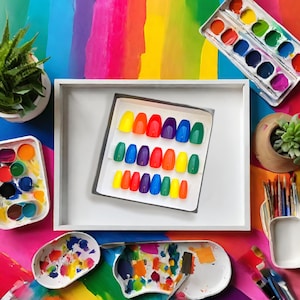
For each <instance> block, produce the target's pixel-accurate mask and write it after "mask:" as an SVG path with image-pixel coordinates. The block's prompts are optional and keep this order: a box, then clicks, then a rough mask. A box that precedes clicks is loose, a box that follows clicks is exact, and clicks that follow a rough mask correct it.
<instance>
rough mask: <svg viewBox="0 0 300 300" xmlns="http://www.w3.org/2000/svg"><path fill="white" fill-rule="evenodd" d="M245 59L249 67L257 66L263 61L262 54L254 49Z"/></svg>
mask: <svg viewBox="0 0 300 300" xmlns="http://www.w3.org/2000/svg"><path fill="white" fill-rule="evenodd" d="M245 61H246V64H247V65H248V66H249V67H253V68H256V67H257V65H258V64H259V63H260V62H261V54H260V53H259V52H258V51H257V50H252V51H250V52H249V53H248V54H247V55H246V57H245Z"/></svg>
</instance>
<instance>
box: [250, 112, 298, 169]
mask: <svg viewBox="0 0 300 300" xmlns="http://www.w3.org/2000/svg"><path fill="white" fill-rule="evenodd" d="M282 118H285V119H286V120H290V118H291V116H290V115H288V114H285V113H273V114H270V115H267V116H266V117H264V118H263V119H261V121H260V122H259V123H258V124H257V126H256V129H255V131H254V134H253V137H252V151H253V153H254V155H255V156H256V158H257V160H258V161H259V162H260V163H261V165H262V166H263V167H264V168H266V169H267V170H269V171H272V172H275V173H286V172H291V171H295V170H297V169H299V166H298V165H295V164H294V163H293V160H292V159H291V158H288V157H285V156H283V155H280V154H278V153H277V152H276V151H275V150H274V149H273V147H272V145H271V142H270V138H271V134H272V132H273V131H274V129H275V128H276V127H278V123H277V122H278V120H279V119H282Z"/></svg>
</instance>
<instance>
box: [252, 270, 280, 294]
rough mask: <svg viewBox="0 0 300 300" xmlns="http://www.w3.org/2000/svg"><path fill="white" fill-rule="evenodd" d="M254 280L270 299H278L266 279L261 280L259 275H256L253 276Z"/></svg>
mask: <svg viewBox="0 0 300 300" xmlns="http://www.w3.org/2000/svg"><path fill="white" fill-rule="evenodd" d="M252 279H253V281H254V282H255V284H256V285H257V286H258V287H259V288H260V289H261V291H262V292H263V293H264V294H265V296H266V297H267V298H268V299H272V300H276V299H277V297H276V295H275V294H274V292H273V289H272V288H271V287H270V285H269V283H268V282H267V281H266V280H265V279H263V278H261V277H260V276H259V275H258V274H254V275H253V276H252Z"/></svg>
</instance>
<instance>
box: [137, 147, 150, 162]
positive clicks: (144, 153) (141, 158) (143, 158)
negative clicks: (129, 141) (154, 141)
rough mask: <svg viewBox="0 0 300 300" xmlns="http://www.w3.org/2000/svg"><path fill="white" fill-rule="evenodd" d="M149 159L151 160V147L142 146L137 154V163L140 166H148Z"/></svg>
mask: <svg viewBox="0 0 300 300" xmlns="http://www.w3.org/2000/svg"><path fill="white" fill-rule="evenodd" d="M148 161H149V147H148V146H142V147H141V148H140V150H139V153H138V155H137V159H136V163H137V164H138V165H139V166H146V165H147V164H148Z"/></svg>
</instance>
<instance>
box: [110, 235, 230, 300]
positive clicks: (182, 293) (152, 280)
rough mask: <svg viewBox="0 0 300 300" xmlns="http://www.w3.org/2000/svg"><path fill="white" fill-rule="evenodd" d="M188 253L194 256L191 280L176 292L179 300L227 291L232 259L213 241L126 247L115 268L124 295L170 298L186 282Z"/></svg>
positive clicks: (114, 272)
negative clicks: (180, 284)
mask: <svg viewBox="0 0 300 300" xmlns="http://www.w3.org/2000/svg"><path fill="white" fill-rule="evenodd" d="M186 252H187V253H191V254H192V265H191V271H190V276H189V277H188V278H187V279H186V280H185V282H184V283H183V284H182V286H181V287H180V288H179V289H178V291H176V297H177V298H176V299H204V298H207V297H209V296H213V295H216V294H218V293H220V292H221V291H222V290H223V289H224V288H226V286H227V285H228V283H229V281H230V279H231V273H232V271H231V264H230V259H229V257H228V255H227V253H226V252H225V251H224V249H223V248H222V247H221V246H220V245H218V244H216V243H214V242H212V241H208V240H201V241H193V242H183V241H181V242H165V243H164V242H162V243H146V244H131V245H126V246H124V249H123V251H122V252H121V253H120V255H119V256H118V258H117V259H116V260H115V262H114V265H113V274H114V276H115V278H116V280H117V281H118V283H119V284H120V286H121V290H122V292H123V295H124V296H125V297H126V298H133V297H136V296H139V295H142V294H145V293H162V294H166V295H170V294H171V293H172V292H173V290H174V288H176V285H177V284H178V282H179V281H180V279H182V276H183V274H182V272H181V270H182V265H183V259H184V253H186Z"/></svg>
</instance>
